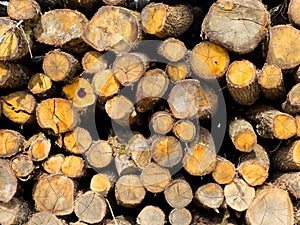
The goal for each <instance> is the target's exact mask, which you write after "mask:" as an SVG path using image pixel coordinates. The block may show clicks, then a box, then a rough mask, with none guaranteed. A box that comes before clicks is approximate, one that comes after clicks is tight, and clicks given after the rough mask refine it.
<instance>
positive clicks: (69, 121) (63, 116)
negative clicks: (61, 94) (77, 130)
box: [36, 98, 78, 135]
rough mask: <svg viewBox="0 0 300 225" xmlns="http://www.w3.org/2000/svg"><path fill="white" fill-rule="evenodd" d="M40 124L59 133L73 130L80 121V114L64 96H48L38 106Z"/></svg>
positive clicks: (54, 132) (37, 116) (37, 112)
mask: <svg viewBox="0 0 300 225" xmlns="http://www.w3.org/2000/svg"><path fill="white" fill-rule="evenodd" d="M36 119H37V122H38V124H39V126H40V127H41V128H43V129H45V130H47V131H48V132H50V133H52V134H54V135H58V134H61V133H65V132H67V131H71V130H73V129H74V127H75V126H76V125H77V123H78V114H77V112H76V111H75V110H74V108H73V106H72V104H71V103H70V102H69V101H67V100H65V99H62V98H48V99H46V100H43V101H42V102H41V103H39V104H38V106H37V107H36Z"/></svg>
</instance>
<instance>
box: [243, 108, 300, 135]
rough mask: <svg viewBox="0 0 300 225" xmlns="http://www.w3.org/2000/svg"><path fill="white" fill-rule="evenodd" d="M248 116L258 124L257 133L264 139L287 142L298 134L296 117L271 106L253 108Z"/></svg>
mask: <svg viewBox="0 0 300 225" xmlns="http://www.w3.org/2000/svg"><path fill="white" fill-rule="evenodd" d="M247 114H248V115H247V116H248V117H249V119H250V120H253V121H254V122H256V123H257V125H256V131H257V133H258V134H259V135H260V136H261V137H263V138H277V139H280V140H286V139H289V138H291V137H293V136H294V135H295V134H296V133H297V125H296V121H295V118H294V117H292V116H291V115H289V114H287V113H283V112H280V111H278V110H276V109H273V108H271V107H269V106H263V105H259V106H257V107H253V108H251V109H250V110H249V112H247Z"/></svg>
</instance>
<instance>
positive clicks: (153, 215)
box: [136, 205, 165, 225]
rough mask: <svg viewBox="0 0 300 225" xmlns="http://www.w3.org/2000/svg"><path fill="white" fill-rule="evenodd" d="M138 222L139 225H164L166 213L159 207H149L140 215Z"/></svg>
mask: <svg viewBox="0 0 300 225" xmlns="http://www.w3.org/2000/svg"><path fill="white" fill-rule="evenodd" d="M136 222H137V224H139V225H163V224H164V223H165V213H164V212H163V211H162V210H161V209H160V208H159V207H157V206H152V205H147V206H146V207H144V208H143V209H142V211H141V212H140V213H139V214H138V216H137V219H136Z"/></svg>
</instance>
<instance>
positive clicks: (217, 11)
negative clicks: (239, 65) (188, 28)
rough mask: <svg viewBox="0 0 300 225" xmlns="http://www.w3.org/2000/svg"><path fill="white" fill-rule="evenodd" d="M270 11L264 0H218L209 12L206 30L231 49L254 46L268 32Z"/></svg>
mask: <svg viewBox="0 0 300 225" xmlns="http://www.w3.org/2000/svg"><path fill="white" fill-rule="evenodd" d="M269 25H270V14H269V12H268V11H267V9H266V7H265V6H264V4H263V3H262V2H261V1H252V0H218V1H216V2H215V3H213V4H212V6H211V7H210V9H209V12H208V13H207V14H206V16H205V18H204V21H203V24H202V32H203V33H204V34H205V35H206V36H207V37H208V38H209V39H210V40H211V41H213V42H216V43H218V44H221V45H223V46H224V47H225V48H227V49H228V50H230V51H233V52H236V53H239V54H244V53H248V52H251V51H252V50H254V49H255V48H256V47H257V46H258V44H259V43H260V41H261V40H262V39H263V38H264V37H265V35H266V34H267V29H268V26H269Z"/></svg>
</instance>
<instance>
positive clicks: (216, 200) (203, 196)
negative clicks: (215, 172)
mask: <svg viewBox="0 0 300 225" xmlns="http://www.w3.org/2000/svg"><path fill="white" fill-rule="evenodd" d="M195 198H196V199H197V200H198V202H199V203H200V204H201V205H202V206H203V207H204V208H208V209H214V210H216V211H217V212H218V208H220V206H221V205H222V203H223V201H224V191H223V188H222V187H221V186H220V185H219V184H216V183H207V184H204V185H201V186H200V187H199V188H198V189H197V191H196V192H195Z"/></svg>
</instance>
